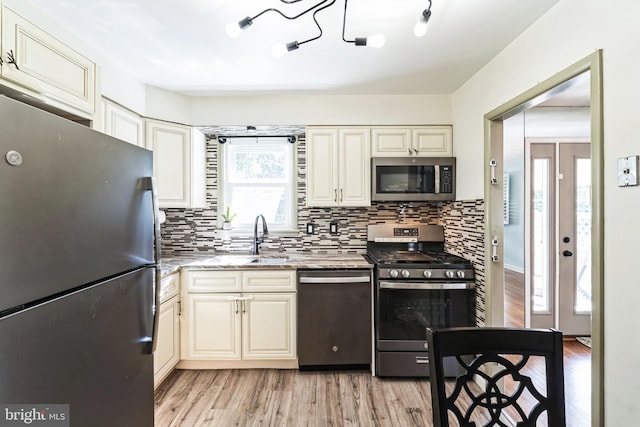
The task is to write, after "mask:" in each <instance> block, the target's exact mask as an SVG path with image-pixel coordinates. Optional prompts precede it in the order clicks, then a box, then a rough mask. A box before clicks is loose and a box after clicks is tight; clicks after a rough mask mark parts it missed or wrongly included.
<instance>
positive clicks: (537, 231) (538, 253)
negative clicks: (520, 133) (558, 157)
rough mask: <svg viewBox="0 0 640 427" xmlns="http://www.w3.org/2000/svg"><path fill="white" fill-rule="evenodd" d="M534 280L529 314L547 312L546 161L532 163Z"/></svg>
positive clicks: (547, 161)
mask: <svg viewBox="0 0 640 427" xmlns="http://www.w3.org/2000/svg"><path fill="white" fill-rule="evenodd" d="M532 180H533V200H532V206H533V216H532V219H531V220H532V227H533V280H532V284H531V285H532V291H533V295H532V302H533V304H532V310H533V311H534V312H537V313H540V312H549V310H550V299H549V289H550V266H549V259H550V258H549V244H550V231H551V230H549V215H550V211H549V209H550V198H549V196H550V191H549V159H534V160H533V177H532Z"/></svg>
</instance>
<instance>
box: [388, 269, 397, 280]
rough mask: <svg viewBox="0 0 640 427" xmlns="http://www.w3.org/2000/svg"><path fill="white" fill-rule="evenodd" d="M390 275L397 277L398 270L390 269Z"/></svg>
mask: <svg viewBox="0 0 640 427" xmlns="http://www.w3.org/2000/svg"><path fill="white" fill-rule="evenodd" d="M389 276H391V277H392V278H394V279H395V278H396V277H398V270H389Z"/></svg>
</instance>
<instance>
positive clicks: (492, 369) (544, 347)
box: [427, 328, 566, 427]
mask: <svg viewBox="0 0 640 427" xmlns="http://www.w3.org/2000/svg"><path fill="white" fill-rule="evenodd" d="M427 340H428V345H429V371H430V378H429V380H430V382H431V400H432V404H433V424H434V426H435V427H450V426H455V425H459V426H462V427H475V426H481V425H482V426H508V425H511V424H510V423H511V422H514V423H515V425H516V426H518V427H529V426H539V425H547V426H549V427H565V426H566V419H565V403H564V371H563V361H562V360H563V359H562V357H563V355H562V333H561V332H560V331H557V330H553V329H516V328H448V329H428V330H427ZM452 357H455V360H457V362H458V364H459V365H460V372H459V374H458V375H457V377H456V378H455V379H451V380H446V379H445V371H444V368H443V366H444V363H443V362H444V359H445V358H448V361H449V363H451V358H452ZM545 419H546V423H545V422H544V420H545ZM539 422H540V423H539Z"/></svg>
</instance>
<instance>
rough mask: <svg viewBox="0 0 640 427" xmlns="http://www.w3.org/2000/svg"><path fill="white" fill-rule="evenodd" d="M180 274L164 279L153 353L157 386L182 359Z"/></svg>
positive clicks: (154, 376) (154, 377) (154, 380)
mask: <svg viewBox="0 0 640 427" xmlns="http://www.w3.org/2000/svg"><path fill="white" fill-rule="evenodd" d="M179 289H180V275H179V274H177V273H176V274H172V275H170V276H168V277H166V278H164V279H162V283H161V288H160V308H159V311H158V315H159V320H158V336H157V338H156V339H157V342H156V350H155V352H154V353H153V383H154V385H155V386H156V387H157V386H158V385H159V384H160V383H161V382H162V380H164V379H165V378H166V377H167V375H169V374H170V373H171V371H172V370H173V368H174V367H175V366H176V365H177V364H178V362H179V361H180V296H179Z"/></svg>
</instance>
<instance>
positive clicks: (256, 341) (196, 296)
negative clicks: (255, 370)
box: [182, 270, 296, 361]
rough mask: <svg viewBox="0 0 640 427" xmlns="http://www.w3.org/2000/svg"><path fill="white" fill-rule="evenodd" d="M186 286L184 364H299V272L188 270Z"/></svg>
mask: <svg viewBox="0 0 640 427" xmlns="http://www.w3.org/2000/svg"><path fill="white" fill-rule="evenodd" d="M182 284H183V292H184V294H183V298H184V301H185V302H186V303H185V305H184V307H183V308H184V311H183V318H184V322H183V324H182V336H183V341H182V358H183V359H185V360H226V361H229V360H235V361H247V360H295V359H296V343H295V338H296V323H295V322H296V294H295V287H296V285H295V271H293V270H259V271H258V270H251V271H248V270H244V271H237V270H217V271H213V270H187V271H186V273H183V281H182ZM232 290H237V292H230V291H232ZM248 290H251V291H249V292H248ZM285 291H286V292H285Z"/></svg>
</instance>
